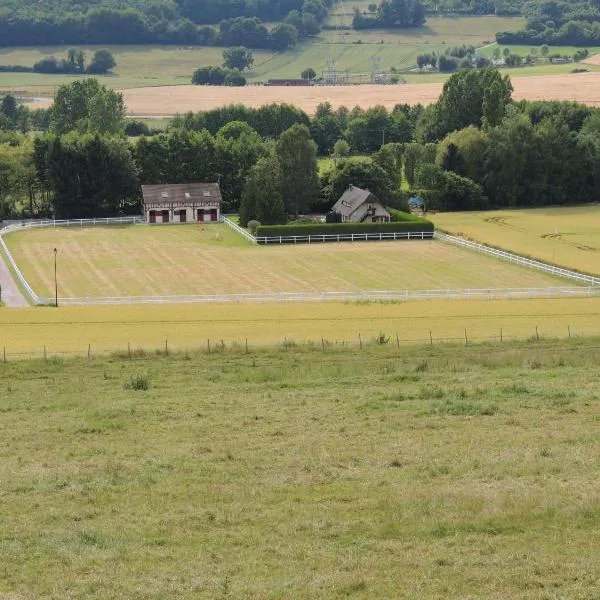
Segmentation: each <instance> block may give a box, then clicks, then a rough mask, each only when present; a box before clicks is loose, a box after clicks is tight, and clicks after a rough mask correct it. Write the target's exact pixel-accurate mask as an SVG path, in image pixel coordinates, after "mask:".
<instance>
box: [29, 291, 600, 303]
mask: <svg viewBox="0 0 600 600" xmlns="http://www.w3.org/2000/svg"><path fill="white" fill-rule="evenodd" d="M592 296H600V288H595V287H556V288H529V289H528V288H489V289H486V288H476V289H446V290H365V291H360V290H359V291H354V292H287V293H265V294H261V293H256V294H252V293H248V294H215V295H213V294H197V295H187V296H111V297H87V298H59V299H58V303H59V305H62V306H66V305H83V304H192V303H193V304H228V303H240V304H242V303H260V302H325V301H337V302H360V301H374V302H377V301H380V302H381V301H398V302H399V301H409V300H513V299H515V300H516V299H519V298H589V297H592ZM40 300H41V301H42V302H46V303H51V302H54V298H41V299H40Z"/></svg>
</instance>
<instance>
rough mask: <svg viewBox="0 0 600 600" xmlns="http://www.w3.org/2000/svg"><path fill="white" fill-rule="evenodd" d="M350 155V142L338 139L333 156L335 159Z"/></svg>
mask: <svg viewBox="0 0 600 600" xmlns="http://www.w3.org/2000/svg"><path fill="white" fill-rule="evenodd" d="M349 155H350V144H349V143H348V142H347V141H346V140H338V141H337V142H336V143H335V144H334V145H333V152H332V153H331V156H333V160H336V161H337V160H339V159H341V158H346V157H347V156H349Z"/></svg>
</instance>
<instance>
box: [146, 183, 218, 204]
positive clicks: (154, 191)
mask: <svg viewBox="0 0 600 600" xmlns="http://www.w3.org/2000/svg"><path fill="white" fill-rule="evenodd" d="M142 195H143V197H144V204H160V203H165V204H166V203H168V204H182V205H189V204H190V203H193V202H201V201H206V200H211V201H213V202H214V201H217V202H221V190H220V189H219V184H218V183H159V184H156V185H143V186H142Z"/></svg>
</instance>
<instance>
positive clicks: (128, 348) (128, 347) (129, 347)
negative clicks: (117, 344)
mask: <svg viewBox="0 0 600 600" xmlns="http://www.w3.org/2000/svg"><path fill="white" fill-rule="evenodd" d="M127 356H128V357H129V358H131V344H130V343H129V342H127Z"/></svg>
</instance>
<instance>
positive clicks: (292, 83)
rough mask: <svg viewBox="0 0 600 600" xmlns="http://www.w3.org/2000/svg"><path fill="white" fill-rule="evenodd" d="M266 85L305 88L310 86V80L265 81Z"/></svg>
mask: <svg viewBox="0 0 600 600" xmlns="http://www.w3.org/2000/svg"><path fill="white" fill-rule="evenodd" d="M267 85H284V86H292V87H294V86H295V87H306V86H311V85H312V81H311V80H310V79H269V80H268V81H267Z"/></svg>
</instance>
